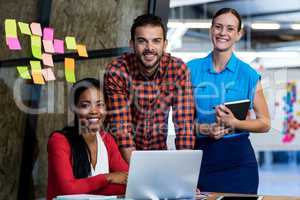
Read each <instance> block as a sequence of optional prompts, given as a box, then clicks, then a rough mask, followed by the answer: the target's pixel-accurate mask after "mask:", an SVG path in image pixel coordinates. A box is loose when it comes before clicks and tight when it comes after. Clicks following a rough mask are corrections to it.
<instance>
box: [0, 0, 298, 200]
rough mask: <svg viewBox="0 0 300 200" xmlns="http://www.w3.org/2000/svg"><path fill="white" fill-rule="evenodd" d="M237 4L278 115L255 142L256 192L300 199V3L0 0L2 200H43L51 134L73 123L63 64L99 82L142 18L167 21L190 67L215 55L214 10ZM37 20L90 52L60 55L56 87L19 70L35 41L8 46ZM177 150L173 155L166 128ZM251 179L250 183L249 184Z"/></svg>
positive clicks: (248, 57) (172, 43)
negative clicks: (69, 60)
mask: <svg viewBox="0 0 300 200" xmlns="http://www.w3.org/2000/svg"><path fill="white" fill-rule="evenodd" d="M222 7H232V8H235V9H236V10H238V11H239V13H240V14H241V15H242V17H243V22H244V24H243V28H244V31H245V34H244V36H243V38H242V39H241V41H240V42H239V43H238V45H237V46H236V52H237V55H238V56H239V57H240V58H242V59H244V60H245V61H246V62H248V63H250V64H251V65H252V66H253V67H254V68H255V69H256V70H258V71H259V72H260V73H261V74H262V83H263V86H264V89H265V95H266V98H267V100H268V106H269V109H270V113H271V118H272V129H271V131H270V132H269V133H268V134H264V135H259V134H258V135H252V136H251V140H252V143H253V145H254V148H255V150H256V155H257V159H258V161H259V163H260V183H259V193H261V194H274V195H300V170H299V169H300V166H299V163H300V153H299V150H300V132H299V131H300V129H299V128H300V97H299V95H298V94H299V92H300V3H299V1H298V0H285V1H282V0H86V1H82V0H68V1H66V0H22V1H19V0H10V1H6V0H0V30H1V35H0V94H1V99H0V113H1V115H0V199H7V200H10V199H11V200H14V199H22V200H23V199H24V200H26V199H30V200H32V199H44V197H45V192H46V183H47V149H46V144H47V140H48V137H49V134H50V133H51V132H52V131H53V130H57V129H61V128H62V127H63V126H64V125H65V124H66V123H67V122H68V121H70V120H71V119H72V114H71V112H70V111H69V108H68V106H67V102H68V99H67V96H68V91H69V89H70V86H71V84H70V83H68V82H67V81H66V79H65V70H64V58H65V57H73V58H75V59H76V62H75V75H76V79H77V80H79V79H81V78H84V77H95V78H99V77H101V76H102V74H103V70H104V67H105V65H106V64H107V63H109V62H110V61H111V59H112V58H114V57H116V56H119V55H120V54H121V53H123V52H124V51H128V50H129V48H128V41H129V38H130V26H131V24H132V21H133V19H134V18H135V17H136V16H138V15H140V14H142V13H153V14H156V15H159V16H161V17H162V19H163V21H164V22H165V24H166V25H167V27H168V40H169V46H168V51H169V52H171V53H172V54H173V55H176V56H178V57H181V58H183V59H184V61H189V60H190V59H192V58H195V57H203V56H205V55H206V54H207V53H208V51H209V50H210V49H211V42H210V41H209V40H210V38H209V34H208V31H209V27H210V21H211V17H212V15H213V14H214V12H215V11H216V10H218V9H220V8H222ZM5 19H16V21H17V22H25V23H31V22H39V23H41V25H42V27H47V26H50V27H52V28H54V38H57V39H62V40H63V39H64V37H65V36H74V37H75V38H76V42H77V43H78V44H85V45H86V47H87V51H88V54H89V57H88V58H82V57H79V56H78V55H77V53H76V52H75V51H67V50H66V51H65V52H64V53H63V54H55V55H53V61H54V67H53V71H54V74H55V77H56V80H55V81H49V82H46V83H45V84H44V85H37V84H32V81H31V80H25V79H21V78H19V74H18V73H17V70H16V67H17V66H26V65H29V61H30V60H32V59H33V56H32V53H31V41H30V37H28V35H24V34H21V33H20V31H19V30H18V38H19V40H20V44H21V46H22V49H21V50H19V51H11V50H10V49H9V48H8V47H7V45H6V42H5V31H4V21H5ZM169 126H170V131H169V134H170V135H169V141H170V143H169V144H170V148H171V149H172V148H174V147H173V146H172V145H173V139H174V133H173V132H172V123H171V121H170V123H169ZM245 181H247V180H245Z"/></svg>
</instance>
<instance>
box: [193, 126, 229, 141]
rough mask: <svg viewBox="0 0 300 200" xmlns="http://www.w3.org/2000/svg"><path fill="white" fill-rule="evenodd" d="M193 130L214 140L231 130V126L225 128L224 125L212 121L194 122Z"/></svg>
mask: <svg viewBox="0 0 300 200" xmlns="http://www.w3.org/2000/svg"><path fill="white" fill-rule="evenodd" d="M195 130H196V133H201V134H203V135H207V136H208V137H210V138H213V139H216V140H218V139H220V138H222V137H223V136H224V135H225V134H228V133H230V132H231V128H226V127H224V126H221V125H219V124H218V123H212V124H199V123H195Z"/></svg>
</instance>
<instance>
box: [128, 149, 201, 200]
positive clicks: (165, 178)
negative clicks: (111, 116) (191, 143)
mask: <svg viewBox="0 0 300 200" xmlns="http://www.w3.org/2000/svg"><path fill="white" fill-rule="evenodd" d="M201 160H202V151H201V150H169V151H167V150H165V151H134V152H133V153H132V155H131V160H130V167H129V174H128V181H127V188H126V195H125V197H126V198H131V199H164V198H168V199H175V198H187V199H189V198H194V196H195V191H196V187H197V182H198V176H199V172H200V165H201Z"/></svg>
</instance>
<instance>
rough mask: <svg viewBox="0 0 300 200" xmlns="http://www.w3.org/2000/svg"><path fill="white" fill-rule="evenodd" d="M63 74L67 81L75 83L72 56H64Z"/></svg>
mask: <svg viewBox="0 0 300 200" xmlns="http://www.w3.org/2000/svg"><path fill="white" fill-rule="evenodd" d="M65 76H66V80H67V81H68V82H69V83H75V82H76V79H75V60H74V59H73V58H65Z"/></svg>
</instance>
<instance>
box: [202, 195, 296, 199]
mask: <svg viewBox="0 0 300 200" xmlns="http://www.w3.org/2000/svg"><path fill="white" fill-rule="evenodd" d="M222 195H223V196H239V194H224V193H210V194H209V197H208V198H207V200H215V199H216V198H217V197H219V196H222ZM240 195H243V194H240ZM243 196H247V195H243ZM249 196H251V195H249ZM261 196H263V197H264V198H263V200H300V197H293V196H272V195H261Z"/></svg>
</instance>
